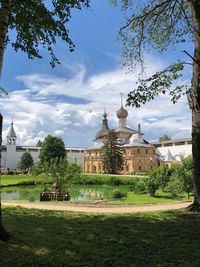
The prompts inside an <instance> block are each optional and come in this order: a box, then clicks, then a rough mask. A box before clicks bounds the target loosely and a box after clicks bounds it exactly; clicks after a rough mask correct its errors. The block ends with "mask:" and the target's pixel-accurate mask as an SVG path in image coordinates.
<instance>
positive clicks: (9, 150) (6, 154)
mask: <svg viewBox="0 0 200 267" xmlns="http://www.w3.org/2000/svg"><path fill="white" fill-rule="evenodd" d="M25 152H29V153H30V154H31V156H32V158H33V161H34V163H36V162H38V161H39V154H40V148H39V147H26V146H22V147H17V148H16V146H11V145H7V146H6V151H2V156H1V166H2V167H3V168H9V169H15V168H16V167H17V165H18V163H19V161H20V160H21V157H22V155H23V153H25ZM66 155H67V158H68V160H69V161H70V162H74V163H76V164H79V165H80V166H81V167H82V168H83V166H84V156H85V149H84V148H66Z"/></svg>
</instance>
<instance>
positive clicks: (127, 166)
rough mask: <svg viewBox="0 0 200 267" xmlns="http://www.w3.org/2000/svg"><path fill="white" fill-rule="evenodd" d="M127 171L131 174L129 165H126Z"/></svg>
mask: <svg viewBox="0 0 200 267" xmlns="http://www.w3.org/2000/svg"><path fill="white" fill-rule="evenodd" d="M126 171H127V172H129V164H127V165H126Z"/></svg>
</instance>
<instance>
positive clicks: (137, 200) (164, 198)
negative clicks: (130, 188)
mask: <svg viewBox="0 0 200 267" xmlns="http://www.w3.org/2000/svg"><path fill="white" fill-rule="evenodd" d="M191 199H193V197H192V198H191V197H190V199H188V197H187V196H186V195H185V196H183V197H182V198H180V199H175V198H172V197H171V196H170V194H168V195H166V194H165V193H163V192H162V193H161V194H160V195H158V196H156V197H151V196H150V195H149V194H140V195H139V194H134V193H133V192H128V193H127V197H126V198H122V199H115V200H113V201H108V203H110V204H118V205H128V204H136V205H140V204H158V203H172V202H177V201H187V200H191Z"/></svg>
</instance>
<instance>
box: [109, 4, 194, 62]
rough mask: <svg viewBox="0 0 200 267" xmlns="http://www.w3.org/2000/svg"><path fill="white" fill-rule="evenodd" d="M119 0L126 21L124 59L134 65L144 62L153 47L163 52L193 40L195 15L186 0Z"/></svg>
mask: <svg viewBox="0 0 200 267" xmlns="http://www.w3.org/2000/svg"><path fill="white" fill-rule="evenodd" d="M112 2H114V3H115V4H117V3H118V2H119V5H122V10H123V11H124V13H125V23H124V25H123V26H122V27H121V29H120V32H119V38H120V39H121V40H122V44H123V47H124V51H123V54H124V62H125V64H126V65H128V66H129V67H132V65H133V64H135V62H143V59H144V53H145V52H146V51H147V50H148V49H150V48H152V47H153V49H156V50H157V51H159V52H163V51H165V50H166V49H167V48H168V47H169V46H170V45H172V44H177V43H183V42H185V41H187V40H188V41H190V42H191V41H192V40H193V36H192V33H193V31H192V17H191V10H190V5H189V3H188V1H186V0H180V1H176V0H165V1H160V0H144V1H140V0H123V1H117V0H112Z"/></svg>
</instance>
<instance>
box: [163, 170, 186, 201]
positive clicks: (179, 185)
mask: <svg viewBox="0 0 200 267" xmlns="http://www.w3.org/2000/svg"><path fill="white" fill-rule="evenodd" d="M166 191H167V192H169V193H171V194H172V197H174V198H177V197H180V196H181V195H182V194H183V192H184V186H183V182H182V181H181V180H180V179H179V177H177V175H175V174H174V175H173V176H172V177H171V179H170V181H169V182H168V184H167V186H166Z"/></svg>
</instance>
